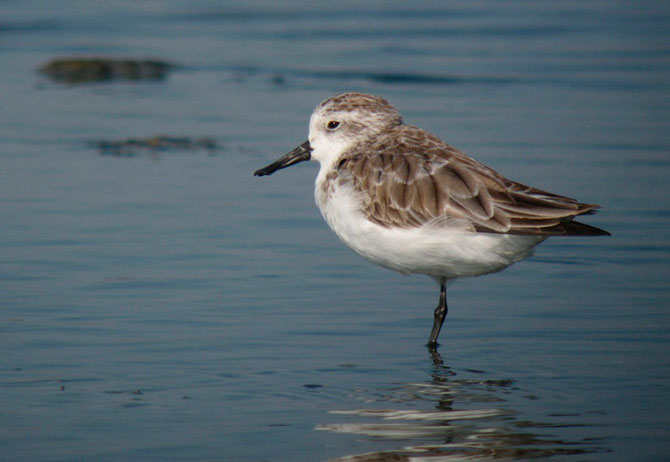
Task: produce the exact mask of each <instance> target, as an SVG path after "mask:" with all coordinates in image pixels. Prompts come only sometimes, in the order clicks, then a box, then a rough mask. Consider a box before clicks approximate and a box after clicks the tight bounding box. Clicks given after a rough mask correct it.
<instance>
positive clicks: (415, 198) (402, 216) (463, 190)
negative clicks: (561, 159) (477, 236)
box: [337, 125, 606, 235]
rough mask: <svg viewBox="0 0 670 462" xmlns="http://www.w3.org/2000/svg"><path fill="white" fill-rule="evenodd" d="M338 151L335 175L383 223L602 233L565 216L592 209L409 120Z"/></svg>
mask: <svg viewBox="0 0 670 462" xmlns="http://www.w3.org/2000/svg"><path fill="white" fill-rule="evenodd" d="M395 129H396V130H397V131H398V132H397V133H394V134H390V135H388V136H393V137H394V140H396V141H398V140H399V142H394V143H391V142H389V140H388V139H386V137H383V138H382V139H376V140H374V141H373V142H371V143H368V144H365V145H358V146H356V147H354V148H353V149H352V150H350V151H349V152H347V153H345V155H344V156H343V157H342V159H341V160H340V161H339V162H338V164H337V168H338V170H339V172H338V173H340V175H339V178H340V181H346V182H350V183H351V186H353V188H354V189H355V190H356V191H358V193H359V195H360V198H361V209H362V211H363V213H364V214H365V215H366V216H367V217H368V218H369V219H370V220H372V221H374V222H376V223H378V224H381V225H383V226H387V227H404V228H412V227H420V226H425V225H431V226H443V227H450V226H452V227H457V228H459V229H464V228H465V229H467V230H469V231H473V232H475V231H476V232H490V233H507V234H531V235H560V234H603V233H606V232H605V231H602V230H600V229H598V228H594V227H592V226H588V225H584V224H581V223H577V222H574V221H572V219H573V218H574V217H575V216H577V215H581V214H584V213H591V212H593V211H594V210H595V209H597V208H598V205H595V204H583V203H579V202H577V201H576V200H575V199H571V198H569V197H564V196H559V195H557V194H552V193H548V192H546V191H542V190H540V189H536V188H532V187H529V186H526V185H523V184H521V183H516V182H513V181H510V180H508V179H506V178H504V177H502V176H501V175H499V174H498V173H496V172H495V171H494V170H492V169H490V168H488V167H486V166H484V165H482V164H480V163H479V162H477V161H475V160H474V159H471V158H470V157H468V156H466V155H465V154H463V153H462V152H460V151H458V150H457V149H455V148H453V147H451V146H449V145H447V144H446V143H444V142H443V141H441V140H440V139H439V138H437V137H435V136H433V135H431V134H429V133H427V132H425V131H423V130H421V129H419V128H417V127H413V126H409V125H400V126H398V127H396V128H395Z"/></svg>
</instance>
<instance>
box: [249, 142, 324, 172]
mask: <svg viewBox="0 0 670 462" xmlns="http://www.w3.org/2000/svg"><path fill="white" fill-rule="evenodd" d="M311 152H312V147H311V146H310V145H309V141H305V142H304V143H302V144H301V145H300V146H298V147H297V148H295V149H294V150H293V151H291V152H289V153H288V154H286V155H285V156H284V157H282V158H280V159H277V160H276V161H274V162H272V163H271V164H270V165H268V166H267V167H263V168H261V169H258V170H256V171H255V172H254V175H255V176H265V175H272V174H273V173H274V172H276V171H277V170H281V169H282V168H286V167H290V166H291V165H293V164H297V163H298V162H302V161H304V160H309V159H311V157H312V154H311Z"/></svg>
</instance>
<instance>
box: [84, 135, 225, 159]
mask: <svg viewBox="0 0 670 462" xmlns="http://www.w3.org/2000/svg"><path fill="white" fill-rule="evenodd" d="M92 145H93V146H94V147H96V148H97V149H98V150H99V151H100V154H102V155H106V156H117V157H135V156H137V155H138V154H142V153H145V154H157V153H159V152H164V151H196V150H204V151H207V152H208V153H212V152H214V151H216V150H217V149H219V145H218V143H217V142H216V140H215V139H213V138H190V137H187V136H181V137H177V136H166V135H157V136H152V137H151V138H127V139H122V140H99V141H94V142H93V143H92Z"/></svg>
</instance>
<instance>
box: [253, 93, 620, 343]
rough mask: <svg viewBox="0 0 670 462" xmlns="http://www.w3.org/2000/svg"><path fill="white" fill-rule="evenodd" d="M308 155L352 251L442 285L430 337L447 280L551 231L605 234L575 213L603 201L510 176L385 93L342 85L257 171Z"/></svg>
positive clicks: (498, 266)
mask: <svg viewBox="0 0 670 462" xmlns="http://www.w3.org/2000/svg"><path fill="white" fill-rule="evenodd" d="M306 160H316V161H318V162H319V164H320V170H319V173H318V175H317V177H316V183H315V191H314V195H315V198H316V203H317V205H318V207H319V210H320V211H321V214H322V215H323V217H324V219H325V220H326V222H327V223H328V225H329V226H330V228H331V229H332V230H333V231H335V234H337V236H338V237H339V238H340V239H341V240H342V241H343V242H344V243H345V244H346V245H347V246H349V247H350V248H351V249H353V250H354V251H355V252H356V253H358V254H359V255H361V256H363V257H364V258H366V259H368V260H370V261H371V262H373V263H376V264H378V265H381V266H383V267H386V268H389V269H392V270H395V271H399V272H400V273H403V274H411V273H418V274H425V275H428V276H431V277H433V278H434V279H436V280H437V281H438V283H439V285H440V298H439V303H438V306H437V308H436V309H435V311H434V321H433V328H432V330H431V333H430V337H429V340H428V345H429V346H430V347H432V348H435V347H436V346H437V339H438V336H439V334H440V329H441V328H442V324H443V323H444V319H445V317H446V315H447V291H446V288H447V282H448V281H450V280H453V279H457V278H462V277H470V276H480V275H483V274H488V273H493V272H496V271H500V270H502V269H504V268H506V267H507V266H509V265H511V264H512V263H515V262H517V261H519V260H523V259H524V258H526V257H528V256H529V255H530V254H531V253H532V250H533V248H534V247H535V246H536V245H538V244H539V243H540V242H542V241H543V240H544V239H546V238H547V237H549V236H602V235H608V234H609V233H608V232H607V231H605V230H602V229H599V228H595V227H593V226H589V225H586V224H583V223H580V222H577V221H574V220H573V219H574V218H575V217H576V216H578V215H583V214H589V213H593V212H594V211H595V210H596V209H597V208H598V207H599V206H598V205H596V204H585V203H581V202H578V201H576V200H575V199H571V198H569V197H564V196H559V195H557V194H552V193H549V192H546V191H542V190H540V189H536V188H533V187H530V186H526V185H523V184H521V183H517V182H515V181H511V180H508V179H507V178H505V177H503V176H502V175H500V174H498V173H497V172H495V171H494V170H492V169H490V168H489V167H487V166H485V165H483V164H481V163H479V162H477V161H476V160H474V159H472V158H470V157H468V156H467V155H465V154H464V153H462V152H461V151H459V150H458V149H456V148H453V147H451V146H450V145H448V144H447V143H445V142H444V141H442V140H440V139H439V138H437V137H436V136H434V135H432V134H430V133H428V132H426V131H425V130H422V129H420V128H418V127H415V126H412V125H406V124H405V123H404V122H403V119H402V116H401V115H400V113H399V112H398V110H397V109H396V108H394V107H393V106H392V105H391V104H390V103H389V102H388V101H386V100H385V99H384V98H381V97H378V96H372V95H366V94H362V93H344V94H341V95H337V96H333V97H331V98H328V99H326V100H325V101H323V102H322V103H321V104H319V105H318V106H317V107H316V109H315V110H314V112H313V113H312V116H311V118H310V123H309V138H308V141H306V142H304V143H303V144H301V145H300V146H298V147H297V148H295V149H294V150H293V151H291V152H289V153H288V154H286V155H285V156H283V157H282V158H280V159H278V160H277V161H275V162H273V163H272V164H270V165H268V166H267V167H264V168H262V169H259V170H257V171H256V172H255V173H254V175H257V176H264V175H271V174H272V173H274V172H275V171H277V170H279V169H282V168H285V167H288V166H290V165H293V164H296V163H298V162H302V161H306Z"/></svg>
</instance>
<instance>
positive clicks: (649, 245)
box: [0, 0, 670, 462]
mask: <svg viewBox="0 0 670 462" xmlns="http://www.w3.org/2000/svg"><path fill="white" fill-rule="evenodd" d="M2 10H3V13H2V15H1V19H0V57H1V60H2V63H3V66H2V69H3V72H2V74H1V75H0V82H1V87H2V92H0V101H1V102H2V107H3V110H2V111H1V112H0V114H1V115H0V117H2V119H1V123H0V131H1V132H0V217H1V220H2V222H1V224H2V226H1V227H0V248H1V250H0V293H1V294H2V296H1V297H0V306H1V311H0V329H1V335H0V351H1V352H2V354H1V355H0V358H1V359H0V452H1V453H2V454H3V460H12V461H28V460H30V461H33V460H49V461H74V460H101V461H111V460H138V461H139V460H168V459H169V460H235V461H254V462H257V461H270V460H271V461H314V460H341V461H344V460H347V461H371V460H376V461H382V460H384V461H386V460H389V461H390V460H415V461H418V460H428V461H446V460H482V459H496V458H509V459H513V460H523V459H531V458H535V457H550V458H552V459H553V460H569V461H578V460H579V461H582V460H588V461H612V460H617V461H619V460H620V461H628V460H649V461H651V460H665V459H666V458H667V452H668V450H669V449H670V444H669V443H668V442H669V441H670V435H669V433H670V432H669V431H668V428H670V427H669V424H670V418H669V417H668V416H669V415H670V409H669V406H668V402H670V394H669V392H668V389H669V388H668V385H669V384H670V383H669V379H670V361H669V360H668V351H669V349H668V346H669V343H670V331H669V327H670V324H669V321H670V314H669V310H668V307H669V305H670V304H669V300H670V290H669V284H668V282H669V281H668V279H669V278H668V269H669V268H668V258H669V257H670V239H669V237H670V220H669V218H670V204H669V201H668V196H669V192H670V191H669V188H668V182H667V178H668V174H669V173H670V156H669V147H670V135H669V134H668V130H667V128H668V126H667V121H668V119H669V116H670V100H669V99H668V95H669V89H670V82H668V77H667V76H668V75H669V71H670V65H669V63H670V59H668V58H669V55H670V50H669V49H668V47H667V43H668V39H669V33H668V28H667V24H668V19H669V13H670V10H669V9H668V8H667V7H666V6H665V5H661V4H660V3H658V2H625V1H616V2H589V3H583V2H567V3H566V2H561V3H559V4H553V3H536V2H504V3H499V2H490V1H479V2H468V3H465V4H464V3H460V2H459V3H456V2H415V3H413V4H412V5H411V6H409V5H405V3H403V2H391V3H389V2H384V3H383V4H382V3H379V4H369V5H367V6H364V7H362V6H359V4H357V3H355V2H344V3H343V2H339V3H338V4H324V5H322V6H315V5H312V4H307V3H304V4H303V3H301V2H284V3H282V4H280V5H268V4H266V3H265V2H239V3H235V4H228V5H226V6H222V5H218V4H216V3H214V2H204V1H195V2H194V1H191V0H189V1H188V2H186V1H178V0H172V1H167V2H141V3H137V2H91V1H87V2H68V3H67V6H63V5H62V4H60V3H54V2H45V1H24V2H11V1H6V2H3V3H2ZM79 55H83V56H112V57H115V56H118V57H128V56H130V57H136V58H147V57H148V58H156V59H162V60H166V61H169V62H172V63H175V64H178V65H179V66H180V67H179V68H178V69H176V70H174V71H173V72H172V73H170V75H169V76H168V78H167V79H166V80H164V81H159V82H109V83H105V84H95V83H93V84H84V85H72V86H68V85H62V84H57V83H53V82H51V81H49V80H48V79H47V78H46V77H44V76H40V75H39V74H38V72H37V69H38V68H39V67H40V66H42V65H44V64H45V63H46V62H48V61H49V60H51V59H54V58H59V57H69V56H79ZM345 90H358V91H365V92H370V93H375V94H380V95H383V96H385V97H386V98H388V99H389V100H390V101H391V102H392V103H393V104H395V105H396V106H397V107H398V108H399V109H400V110H401V111H402V112H403V114H404V115H405V117H406V119H407V120H408V121H409V122H410V123H413V124H416V125H419V126H422V127H424V128H426V129H428V130H430V131H432V132H434V133H436V134H438V135H439V136H440V137H442V138H444V139H446V140H448V141H449V142H450V143H452V144H453V145H455V146H458V147H460V148H461V149H463V150H464V151H465V152H467V153H469V154H470V155H472V156H473V157H475V158H477V159H479V160H481V161H483V162H485V163H487V164H489V165H491V166H492V167H494V168H495V169H497V170H498V171H500V172H501V173H503V174H505V175H507V176H509V177H511V178H513V179H516V180H518V181H522V182H526V183H529V184H532V185H534V186H537V187H541V188H544V189H548V190H550V191H554V192H556V193H560V194H566V195H571V196H574V197H577V198H579V199H581V200H584V201H588V202H596V203H600V204H603V210H602V211H601V213H600V214H598V215H596V216H592V217H588V219H587V222H588V223H589V224H592V225H594V226H599V227H603V228H606V229H608V230H609V231H610V232H612V234H613V235H612V236H611V237H609V238H587V239H578V238H565V239H550V240H548V241H547V242H545V243H544V244H542V246H540V247H539V248H538V250H537V253H536V256H535V257H533V258H532V259H530V260H528V261H526V262H523V263H520V264H518V265H515V266H513V267H511V268H509V269H508V270H506V271H505V272H503V273H500V274H496V275H491V276H487V277H484V278H479V279H473V280H463V281H459V282H457V283H455V284H454V285H453V286H451V288H450V308H451V309H450V313H449V317H448V319H447V322H446V324H445V328H444V330H443V333H442V339H441V340H442V343H443V346H442V347H441V348H440V350H439V352H440V354H439V355H431V354H430V352H429V351H427V350H426V348H424V346H423V344H424V342H425V341H426V338H427V335H428V333H429V329H430V326H431V323H432V319H431V312H432V308H433V307H434V305H435V304H436V303H437V295H438V294H437V287H436V286H435V285H434V283H433V282H432V281H430V280H429V279H428V278H423V277H419V276H416V277H402V276H400V275H397V274H393V273H391V272H389V271H386V270H383V269H380V268H376V267H373V266H371V265H369V264H368V263H367V262H365V261H362V260H361V259H360V258H359V257H357V256H356V255H354V254H352V253H351V252H350V251H348V250H347V249H346V248H345V247H344V246H343V245H342V244H341V243H339V242H338V241H337V239H336V238H335V237H334V235H333V234H332V233H331V232H330V231H329V230H328V229H327V227H326V225H325V224H324V223H323V221H322V219H321V217H320V216H319V213H318V210H317V209H316V207H315V206H314V204H313V198H312V183H313V179H314V176H315V174H316V166H315V165H307V164H301V165H299V166H296V167H294V168H291V169H287V170H283V171H282V172H280V173H278V174H277V175H274V176H272V177H270V178H262V179H259V178H254V177H252V172H253V171H254V170H255V169H257V168H259V167H262V166H264V165H266V164H267V163H268V162H269V161H271V160H274V159H275V158H277V157H278V156H280V155H282V154H284V153H285V152H287V151H288V150H290V149H292V148H293V147H294V146H296V145H298V144H299V143H301V142H302V141H304V139H305V136H306V131H307V121H308V117H309V114H310V113H311V111H312V109H313V107H314V106H315V105H316V104H317V103H318V102H320V101H321V100H323V99H324V98H326V97H328V96H330V95H332V94H335V93H338V92H340V91H345ZM157 135H168V136H188V137H193V138H199V137H212V138H214V139H215V140H216V142H217V143H218V145H219V149H217V150H215V151H213V152H209V151H206V150H194V151H174V152H171V151H166V152H146V151H143V152H139V153H138V154H137V155H136V156H134V157H115V156H108V155H101V154H100V152H99V151H98V150H97V149H96V148H95V143H96V142H99V141H101V140H122V139H127V138H149V137H152V136H157ZM366 454H367V455H366Z"/></svg>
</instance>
